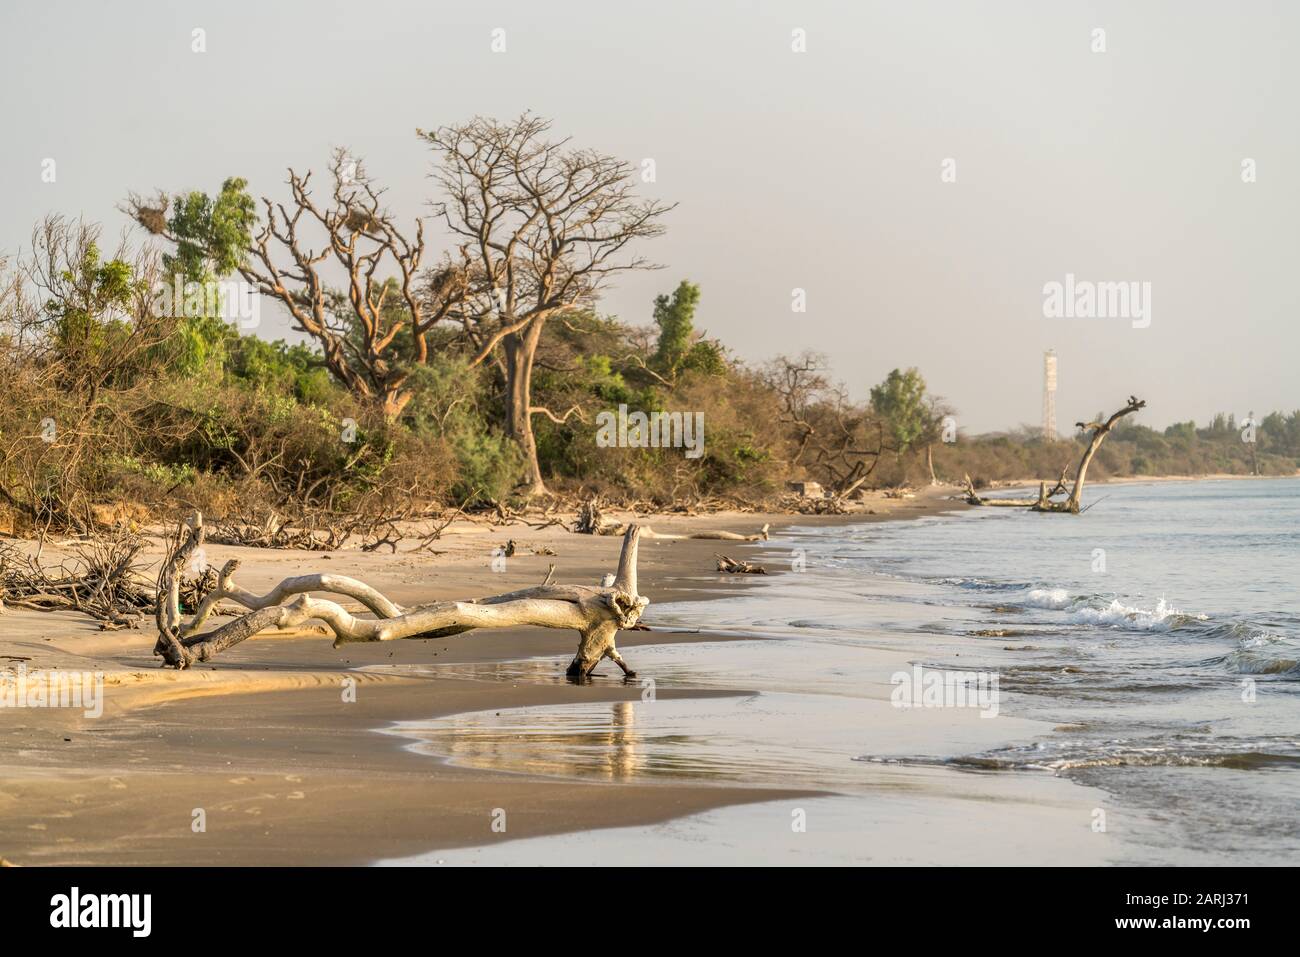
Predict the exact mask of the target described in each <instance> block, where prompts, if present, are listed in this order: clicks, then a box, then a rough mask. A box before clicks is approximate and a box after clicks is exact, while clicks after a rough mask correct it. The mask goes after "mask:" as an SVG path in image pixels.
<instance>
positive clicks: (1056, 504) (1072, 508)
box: [966, 396, 1146, 515]
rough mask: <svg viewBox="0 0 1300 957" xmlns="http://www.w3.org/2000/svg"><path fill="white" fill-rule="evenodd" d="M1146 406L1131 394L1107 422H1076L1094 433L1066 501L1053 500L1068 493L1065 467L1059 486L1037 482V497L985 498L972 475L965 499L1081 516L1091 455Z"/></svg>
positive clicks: (980, 502) (967, 484) (977, 502)
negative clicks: (1109, 436)
mask: <svg viewBox="0 0 1300 957" xmlns="http://www.w3.org/2000/svg"><path fill="white" fill-rule="evenodd" d="M1145 407H1146V401H1145V400H1143V399H1139V398H1137V397H1136V396H1129V397H1128V404H1127V405H1125V406H1124V407H1123V408H1122V409H1120V410H1119V411H1118V412H1116V413H1114V414H1113V415H1112V416H1111V417H1110V418H1108V419H1107V420H1106V421H1105V422H1076V423H1075V424H1076V425H1077V426H1078V427H1079V428H1080V429H1092V436H1091V437H1090V439H1089V441H1088V447H1087V448H1086V449H1085V450H1084V452H1083V455H1082V457H1080V459H1079V465H1078V467H1077V468H1076V469H1075V472H1074V486H1073V488H1071V489H1070V494H1069V497H1068V498H1066V499H1065V500H1064V501H1053V499H1054V498H1055V497H1056V496H1057V495H1062V494H1064V493H1065V475H1066V470H1065V469H1062V470H1061V477H1060V479H1058V480H1057V483H1056V486H1055V487H1054V488H1053V489H1052V490H1051V491H1048V489H1047V483H1046V482H1040V483H1039V484H1038V498H1036V499H1031V498H983V497H981V496H980V495H979V494H978V493H976V491H975V486H974V484H973V483H972V482H971V479H970V476H969V475H967V476H966V501H967V502H968V503H969V504H971V505H1000V506H1007V507H1012V508H1029V509H1032V510H1033V511H1035V512H1068V513H1070V514H1071V515H1078V514H1079V512H1080V511H1082V509H1081V507H1080V504H1081V499H1082V497H1083V483H1084V479H1085V478H1086V477H1087V474H1088V466H1089V464H1091V462H1092V458H1093V456H1094V455H1096V454H1097V449H1099V448H1100V447H1101V443H1102V441H1103V440H1104V439H1105V438H1106V436H1107V435H1109V434H1110V432H1111V430H1112V429H1114V428H1115V426H1116V425H1118V424H1119V420H1120V419H1122V418H1124V416H1126V415H1132V414H1133V413H1134V412H1137V411H1138V410H1139V409H1143V408H1145Z"/></svg>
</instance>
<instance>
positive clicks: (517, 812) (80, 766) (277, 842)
mask: <svg viewBox="0 0 1300 957" xmlns="http://www.w3.org/2000/svg"><path fill="white" fill-rule="evenodd" d="M945 494H951V492H950V491H949V492H948V493H945ZM869 504H870V507H871V508H872V509H873V510H874V512H875V514H874V515H863V514H859V515H855V516H852V517H851V518H848V519H846V518H842V517H841V518H815V517H809V516H784V517H782V516H761V515H736V514H724V515H710V516H704V517H699V518H691V519H688V518H684V517H681V516H655V517H653V518H652V519H649V520H648V521H649V523H650V524H652V525H653V526H654V527H655V528H656V529H657V530H659V531H678V530H684V529H686V528H687V527H688V526H689V527H690V528H691V529H701V528H726V529H730V530H734V531H741V532H749V531H753V530H755V529H756V528H757V527H758V526H760V525H761V524H763V523H764V522H772V523H773V525H774V527H779V525H780V523H782V522H785V523H797V524H802V525H807V524H816V523H819V522H830V521H846V520H852V521H871V520H883V519H893V518H902V517H908V516H914V515H928V514H934V513H935V512H937V511H941V510H944V509H948V508H957V507H961V506H958V505H955V504H954V503H953V502H951V501H949V500H947V499H946V498H945V497H944V495H943V494H941V493H939V492H938V491H927V492H924V493H922V494H921V495H919V496H918V497H917V498H915V499H901V500H900V499H885V498H883V497H876V498H873V499H872V500H871V501H870V502H869ZM507 539H513V540H514V541H515V542H516V547H517V554H516V556H515V557H514V558H511V559H509V560H508V561H507V562H506V569H505V570H504V571H502V572H495V571H493V570H492V567H491V562H492V553H493V550H494V549H495V548H497V547H498V546H500V545H502V544H504V543H505V541H506V540H507ZM405 547H409V545H408V546H405ZM534 547H537V548H539V549H540V548H543V547H546V548H550V549H553V550H554V552H555V555H554V556H547V555H535V554H532V549H533V548H534ZM745 548H746V546H743V545H737V544H736V543H731V542H725V543H724V542H717V541H701V540H691V541H650V542H646V543H644V544H643V546H642V550H641V575H640V580H641V588H642V591H643V592H644V593H645V594H647V595H648V597H650V599H651V601H652V602H666V601H681V600H686V599H690V598H692V597H698V596H703V595H715V594H717V593H718V592H719V590H723V589H725V590H726V591H728V592H729V591H734V590H735V589H738V588H746V587H750V584H751V583H750V582H749V581H747V580H746V579H744V578H743V577H736V578H725V580H724V576H720V575H718V574H717V573H715V572H714V571H713V554H714V553H715V552H720V551H725V552H728V553H731V554H743V553H744V551H745ZM618 549H619V539H617V538H613V537H588V536H578V535H573V534H570V533H567V532H565V531H564V530H563V529H560V528H556V527H552V528H549V529H546V530H541V531H538V530H533V529H530V528H528V527H526V526H521V525H515V526H511V527H508V528H500V529H493V528H490V527H487V526H484V525H476V524H471V523H468V522H459V523H457V524H456V525H454V526H452V527H451V528H450V529H448V531H447V532H446V533H445V535H444V537H443V539H442V540H441V541H439V542H437V543H435V545H434V550H435V554H429V553H416V554H411V553H407V552H405V551H402V550H399V552H398V553H397V554H396V555H389V554H386V553H385V554H379V553H369V554H367V553H362V552H359V551H356V550H344V551H339V552H334V553H330V554H328V555H327V554H323V553H306V552H295V551H266V550H256V549H241V548H230V547H225V546H220V545H209V546H208V552H209V556H208V557H209V560H210V561H212V562H213V563H214V564H220V563H221V562H223V561H224V560H225V559H226V558H229V557H239V558H240V559H241V560H242V562H243V564H242V567H241V569H240V573H239V575H238V580H239V582H240V583H241V584H242V585H244V586H245V587H247V588H250V589H252V590H254V591H261V590H264V589H266V588H269V587H270V586H272V585H273V584H274V583H275V582H277V581H279V580H280V579H281V578H284V577H287V576H289V575H294V574H303V573H306V572H310V571H321V570H327V571H331V572H335V573H340V574H348V575H353V576H356V577H359V578H362V579H365V580H366V581H368V582H370V583H372V584H373V585H375V586H376V587H378V588H380V589H381V590H383V591H384V592H386V593H387V594H388V595H389V596H390V597H392V598H393V599H394V600H395V601H397V602H399V603H403V604H412V603H416V602H418V601H429V600H436V599H448V598H467V597H476V596H481V595H486V594H495V593H499V592H504V591H508V590H511V589H514V588H518V587H523V586H526V585H529V584H534V583H536V582H538V581H540V580H541V579H542V578H543V577H544V576H545V574H546V571H547V568H548V565H549V564H550V563H552V562H554V563H555V564H556V565H557V580H560V581H576V582H592V581H596V580H598V579H599V577H600V575H601V574H603V573H604V572H606V571H609V570H612V568H613V566H614V564H615V561H616V557H617V553H618ZM155 554H160V552H157V551H156V552H155ZM705 637H710V636H702V635H699V634H694V633H666V632H645V631H640V632H631V633H627V632H625V633H623V634H622V635H621V636H620V639H619V646H620V649H621V650H623V651H624V654H625V656H626V657H627V658H628V660H629V661H630V662H631V664H632V665H633V666H634V667H635V666H636V661H637V657H636V648H637V647H638V646H640V645H645V644H663V643H668V642H677V641H698V640H702V639H703V638H705ZM710 640H717V639H716V638H710ZM153 642H154V635H153V632H152V629H151V628H150V627H148V624H147V623H146V625H145V627H143V628H142V629H141V630H139V631H128V632H108V633H106V632H101V631H99V630H98V626H97V625H96V624H95V623H94V622H92V621H90V620H89V619H86V618H83V617H80V616H77V615H75V614H70V613H62V612H60V613H39V612H30V611H24V610H17V609H10V610H9V611H8V612H7V613H5V614H4V615H3V616H0V668H4V667H10V668H12V667H15V666H16V665H17V664H22V665H24V666H25V667H26V668H27V669H28V670H29V671H33V670H48V669H52V668H57V669H68V670H76V671H89V672H103V673H104V675H105V682H106V688H105V695H104V699H105V704H104V713H103V715H102V716H101V717H97V718H92V717H86V716H85V715H83V713H82V712H81V711H78V710H75V709H66V708H57V709H56V708H20V709H10V708H6V709H0V742H3V750H2V751H0V856H2V857H3V858H6V859H8V861H10V862H12V863H15V864H162V865H170V864H179V865H197V864H239V865H256V864H357V863H367V862H371V861H374V860H376V859H380V858H396V857H408V856H412V855H418V854H421V853H426V852H428V851H431V850H434V849H438V848H454V847H471V846H477V845H482V844H485V843H489V842H490V841H491V840H492V839H493V837H494V834H493V832H492V830H491V813H492V809H494V808H497V807H510V808H511V809H512V811H511V816H510V838H511V839H512V840H513V839H518V838H534V837H541V836H544V835H555V834H561V833H567V832H574V831H583V830H590V829H594V828H620V827H631V826H635V825H647V824H654V823H656V822H662V821H667V820H670V819H673V818H679V817H682V816H683V815H690V814H697V813H700V812H708V811H710V810H711V809H716V808H721V807H725V806H729V805H741V804H748V803H753V802H760V801H771V800H774V799H778V798H791V797H799V796H805V795H808V796H811V794H810V792H808V791H806V790H800V789H797V788H792V789H786V790H773V789H771V788H758V787H733V786H726V785H722V786H719V785H707V784H703V785H696V784H694V783H687V782H683V783H660V782H650V783H640V782H637V781H632V782H628V781H623V782H618V783H602V782H599V781H581V780H577V781H575V780H563V779H554V778H548V777H541V776H526V775H522V774H515V773H508V772H501V771H493V770H484V769H476V768H469V767H463V766H458V765H454V764H450V763H446V762H442V761H437V760H434V759H431V758H430V757H428V756H425V755H421V754H418V753H414V752H413V751H412V750H411V749H409V748H406V747H404V746H403V744H404V742H403V741H402V740H401V739H399V738H397V737H394V736H392V735H384V734H377V733H375V732H376V729H379V728H383V727H386V726H388V725H390V724H391V723H393V722H396V721H403V720H413V719H421V718H430V717H434V716H438V715H451V714H457V713H464V712H481V711H490V710H492V709H507V708H517V707H524V706H535V705H546V704H562V703H573V702H617V701H631V700H635V699H637V698H638V697H639V696H640V694H641V689H640V687H638V686H637V685H635V684H632V685H629V684H625V683H623V681H622V680H621V676H620V675H618V674H617V672H616V670H615V669H614V668H613V666H612V665H610V664H608V663H607V664H606V665H605V666H603V667H602V668H600V669H598V675H599V676H598V678H597V679H596V680H595V681H593V682H592V683H590V684H587V685H582V686H578V685H574V684H569V683H565V682H559V681H553V680H552V681H547V682H544V683H528V682H523V681H515V682H503V681H499V680H482V679H475V678H472V677H464V676H458V677H454V678H452V677H438V676H436V675H435V676H432V677H431V676H429V675H428V674H427V673H426V674H424V675H410V674H408V675H392V674H386V673H375V672H374V671H363V672H357V671H351V670H350V669H354V668H358V667H362V666H371V667H372V668H373V667H374V666H391V665H397V666H401V665H425V666H428V665H437V664H446V663H457V662H496V661H508V660H511V659H519V658H526V657H530V656H566V655H571V654H572V653H573V650H574V647H575V644H576V636H575V635H571V634H569V633H566V632H558V631H548V630H544V629H517V630H513V629H512V630H503V631H497V632H471V633H469V634H468V635H465V636H459V637H456V638H449V639H438V640H423V641H399V642H392V643H385V644H382V645H380V644H376V645H349V646H346V647H345V648H343V649H340V650H337V651H336V650H335V649H334V648H333V647H332V646H331V642H330V640H329V639H328V638H326V637H325V636H324V635H323V634H320V635H312V634H307V635H303V634H302V633H299V634H297V635H295V636H281V635H275V636H268V637H261V638H258V639H255V640H251V641H248V642H245V643H244V644H242V645H240V646H238V647H237V648H235V649H232V650H231V651H229V652H227V653H226V654H224V655H222V656H221V657H220V658H219V659H217V660H216V661H215V662H213V663H210V664H207V665H201V666H199V667H196V668H194V669H193V670H191V671H187V672H175V671H170V670H162V669H160V668H159V667H158V662H157V659H154V658H152V656H151V650H152V647H153ZM348 680H354V681H355V682H356V685H355V695H354V697H355V701H348V700H345V698H347V697H349V695H347V694H345V691H346V688H345V684H346V682H347V681H348ZM722 684H723V687H720V688H719V689H718V690H716V691H699V690H696V691H692V692H691V694H693V695H695V696H700V695H708V694H718V695H724V694H736V693H743V692H744V691H745V690H746V689H745V688H743V687H738V688H731V689H729V688H727V687H725V684H726V682H725V680H724V681H723V682H722ZM658 693H659V696H660V697H661V698H663V699H671V698H673V697H674V696H675V695H676V694H678V692H674V691H673V690H671V689H661V690H660V691H659V692H658ZM949 788H950V789H951V785H949ZM986 790H987V788H986ZM1005 790H1006V789H1000V790H999V793H998V794H997V796H996V801H998V802H1001V803H1002V804H1004V805H1006V806H1008V807H1011V808H1012V809H1014V802H1013V796H1012V795H1010V794H1008V793H1002V792H1004V791H1005ZM948 796H949V797H952V795H948ZM1031 800H1034V799H1033V798H1030V797H1026V798H1025V801H1026V803H1028V802H1030V801H1031ZM1008 802H1011V803H1008ZM1045 803H1050V802H1045ZM200 810H201V812H202V814H201V816H202V817H203V818H204V819H205V822H206V830H204V831H203V832H202V833H197V832H196V830H195V826H194V822H195V820H196V818H197V817H199V816H200V814H199V812H200Z"/></svg>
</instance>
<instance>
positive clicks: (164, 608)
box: [154, 516, 650, 679]
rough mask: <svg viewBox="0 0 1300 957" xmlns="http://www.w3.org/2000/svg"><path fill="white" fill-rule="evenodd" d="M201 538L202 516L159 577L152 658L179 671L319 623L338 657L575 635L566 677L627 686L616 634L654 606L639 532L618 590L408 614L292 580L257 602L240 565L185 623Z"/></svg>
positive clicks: (334, 578) (576, 588)
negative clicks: (358, 649) (218, 616)
mask: <svg viewBox="0 0 1300 957" xmlns="http://www.w3.org/2000/svg"><path fill="white" fill-rule="evenodd" d="M203 535H204V530H203V519H202V516H195V518H194V519H193V520H192V521H191V522H190V523H189V524H188V525H187V526H185V527H184V528H183V529H182V530H181V531H180V532H179V534H178V535H177V538H176V540H175V542H174V543H173V546H172V548H171V549H170V550H169V553H168V556H167V558H166V560H165V561H164V562H163V565H162V569H161V571H160V572H159V577H158V601H157V606H156V612H155V616H156V619H157V624H158V642H157V644H156V645H155V646H154V654H155V655H158V656H159V657H161V658H162V659H163V662H164V663H165V664H166V665H169V666H171V667H173V668H178V669H183V668H188V667H190V666H191V665H193V664H194V663H195V662H200V661H209V660H211V659H212V658H214V657H215V656H216V655H218V654H220V653H221V652H223V651H225V650H227V649H229V648H231V647H233V646H234V645H237V644H239V643H240V642H241V641H244V640H245V639H247V638H251V637H253V636H254V635H257V634H259V633H261V632H263V631H267V630H268V629H272V628H294V627H297V626H300V625H302V624H304V623H306V622H308V621H312V620H317V621H321V622H324V624H325V625H326V626H327V627H328V628H329V629H330V631H332V632H333V633H334V646H335V647H336V648H337V647H338V646H339V645H342V644H346V643H348V642H362V641H392V640H395V639H398V638H443V637H447V636H449V635H459V634H463V633H464V632H467V631H472V630H474V629H476V628H514V627H518V626H521V625H532V626H535V627H540V628H571V629H573V630H574V631H576V632H578V635H579V638H578V650H577V653H576V654H575V655H574V658H573V661H572V662H571V663H570V665H569V668H568V675H569V677H571V678H578V679H584V678H586V677H588V676H589V675H590V674H591V672H592V671H593V670H594V669H595V667H596V666H597V665H598V664H600V662H601V661H602V660H603V659H605V658H609V659H610V660H611V661H613V662H614V663H615V664H616V665H618V666H619V668H621V669H622V670H623V672H624V674H625V675H626V676H627V677H629V678H633V677H636V672H634V671H632V669H631V668H630V667H628V664H627V662H625V661H624V660H623V657H622V656H621V655H620V654H619V653H618V649H617V647H616V646H615V641H614V639H615V637H616V636H617V634H618V632H619V629H626V628H632V627H634V626H635V625H636V624H637V622H638V620H639V619H640V617H641V614H642V612H644V611H645V608H646V606H647V605H649V604H650V601H649V599H647V598H644V597H642V596H641V595H639V594H638V593H637V577H636V566H637V542H638V540H639V538H640V536H641V529H640V528H639V527H638V526H636V525H629V526H628V528H627V531H626V532H625V533H624V535H623V549H622V552H621V553H620V555H619V559H618V570H617V572H616V573H615V574H614V575H613V576H612V581H609V583H608V584H604V585H600V586H590V585H557V584H552V583H551V581H550V578H551V576H550V574H548V575H547V578H546V581H545V582H543V583H542V584H541V585H538V586H536V587H533V588H524V589H521V590H519V591H513V592H508V593H506V594H504V595H495V596H492V597H489V598H479V599H471V600H468V601H445V602H435V603H433V604H429V605H420V606H417V607H414V608H409V609H404V608H402V607H400V606H399V605H397V604H395V603H394V602H392V601H390V600H389V599H388V598H387V597H385V596H384V595H382V594H381V593H380V592H378V591H377V590H376V589H374V588H372V587H371V586H369V585H367V584H366V583H365V582H362V581H358V580H357V579H354V578H347V577H346V576H342V575H302V576H298V577H296V578H287V579H285V580H284V581H282V582H280V584H278V585H277V586H276V587H275V588H273V589H271V591H270V592H268V593H267V594H265V595H255V594H253V593H252V592H249V591H247V590H245V589H243V588H240V587H238V586H237V585H235V583H234V581H233V577H234V573H235V571H236V570H237V569H238V567H239V563H238V562H237V561H230V562H227V563H226V565H225V566H224V567H223V568H222V570H221V572H220V573H219V574H218V575H217V581H216V585H215V587H214V588H213V589H212V590H211V591H209V592H208V593H207V594H206V595H204V596H203V598H202V600H201V601H200V602H199V604H198V607H197V608H196V609H195V613H194V615H193V617H192V618H191V619H190V620H189V621H185V620H184V619H183V617H182V614H181V602H180V585H181V569H182V568H184V567H185V565H186V564H187V563H188V562H190V561H191V560H192V558H193V556H194V554H195V552H196V551H197V550H198V549H199V548H200V547H201V546H202V544H203ZM607 580H608V576H607ZM311 592H325V593H328V594H332V595H341V596H344V597H347V598H352V599H354V600H356V601H359V602H360V603H361V604H363V605H365V607H366V608H367V609H369V610H370V611H371V612H372V613H373V614H374V615H375V617H374V618H358V617H356V616H354V615H353V614H351V613H350V612H349V611H347V610H346V609H344V607H343V606H342V605H340V604H339V603H338V602H336V601H331V600H329V599H325V598H315V597H313V596H312V595H311V594H309V593H311ZM226 600H228V601H232V602H235V603H236V604H238V605H241V606H243V607H244V608H246V609H249V611H248V612H247V613H246V614H243V615H240V616H239V617H237V618H235V619H234V620H232V621H229V622H227V623H226V624H223V625H221V626H220V627H219V628H216V629H214V630H212V631H208V632H203V633H199V630H198V629H199V628H200V627H202V626H203V624H204V623H205V622H206V621H207V619H208V617H209V616H210V615H211V614H212V612H213V611H214V610H215V609H216V607H217V604H218V603H219V602H221V601H226Z"/></svg>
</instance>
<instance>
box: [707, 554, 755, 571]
mask: <svg viewBox="0 0 1300 957" xmlns="http://www.w3.org/2000/svg"><path fill="white" fill-rule="evenodd" d="M716 557H717V559H718V571H720V572H726V573H727V574H729V575H766V574H767V569H766V568H764V567H763V566H762V565H759V564H757V563H755V562H747V561H745V560H743V559H741V560H739V561H737V560H736V559H734V558H729V557H728V556H726V555H717V556H716Z"/></svg>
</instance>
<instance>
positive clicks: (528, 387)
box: [503, 319, 546, 495]
mask: <svg viewBox="0 0 1300 957" xmlns="http://www.w3.org/2000/svg"><path fill="white" fill-rule="evenodd" d="M544 322H545V320H544V319H538V320H536V321H534V322H532V323H530V324H529V325H528V327H527V328H525V329H524V330H523V331H522V333H517V334H514V335H510V336H507V337H506V338H505V340H504V341H503V345H504V347H505V360H506V361H505V366H506V434H507V435H509V436H510V437H511V438H512V439H514V440H515V441H516V442H517V443H518V444H519V449H520V451H522V452H523V453H524V467H525V469H526V474H525V477H524V481H525V483H526V484H527V486H528V494H529V495H545V494H546V483H545V482H543V481H542V468H541V465H540V464H539V463H538V461H537V439H536V438H535V437H534V435H533V414H532V403H533V359H534V358H535V357H536V355H537V343H538V342H539V341H540V339H541V337H542V325H543V324H544Z"/></svg>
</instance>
